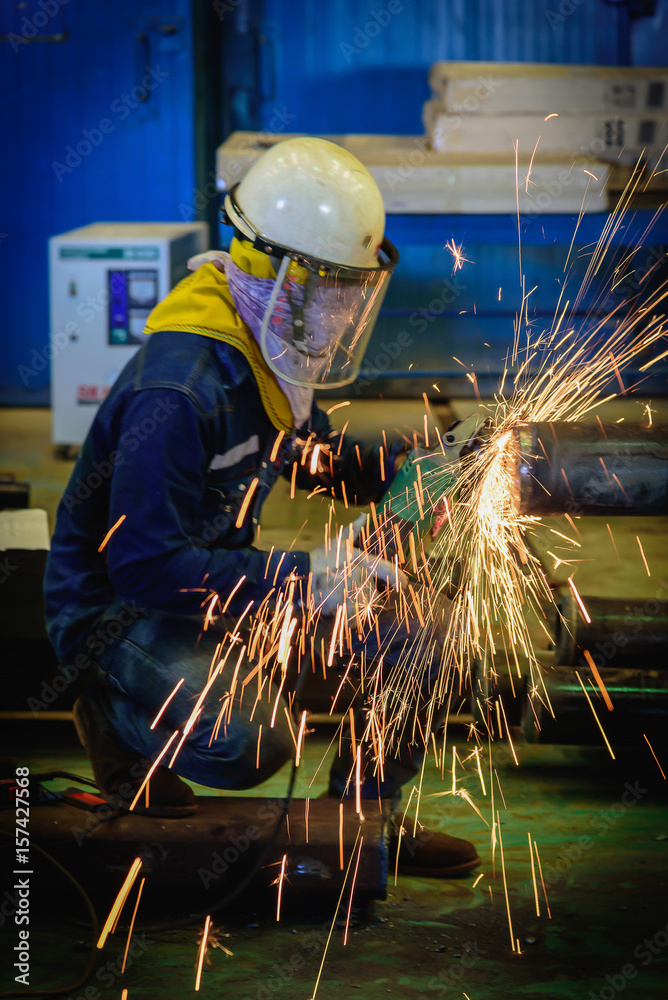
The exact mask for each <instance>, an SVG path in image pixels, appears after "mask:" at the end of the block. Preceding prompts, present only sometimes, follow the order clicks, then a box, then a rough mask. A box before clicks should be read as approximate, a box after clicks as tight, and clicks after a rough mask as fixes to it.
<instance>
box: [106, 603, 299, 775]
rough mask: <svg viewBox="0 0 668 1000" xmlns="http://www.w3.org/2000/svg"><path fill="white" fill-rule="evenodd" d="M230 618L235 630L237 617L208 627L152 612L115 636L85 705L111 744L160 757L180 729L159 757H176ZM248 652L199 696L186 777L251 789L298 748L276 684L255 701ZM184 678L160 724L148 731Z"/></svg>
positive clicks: (178, 767)
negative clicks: (184, 731) (198, 711)
mask: <svg viewBox="0 0 668 1000" xmlns="http://www.w3.org/2000/svg"><path fill="white" fill-rule="evenodd" d="M225 624H229V625H230V630H231V629H232V628H233V627H234V624H235V623H234V622H232V621H230V622H229V623H225V622H219V623H218V624H217V626H215V627H212V628H210V629H208V630H207V631H205V632H203V631H202V620H201V618H185V617H179V616H174V615H167V614H162V613H159V612H151V613H150V614H149V615H148V616H147V617H145V618H140V619H139V620H137V621H135V622H134V623H133V624H132V625H130V626H129V627H128V628H127V629H126V630H125V632H124V633H123V634H122V635H120V636H119V637H117V638H116V639H114V640H112V642H111V643H109V645H108V646H107V648H106V649H105V651H104V652H103V653H102V655H101V656H100V657H99V659H98V666H99V670H98V678H99V681H98V683H97V684H95V685H94V686H93V687H92V688H91V689H90V691H89V693H88V702H89V705H90V708H91V711H92V713H93V715H94V716H95V719H96V721H97V723H98V725H99V727H100V729H101V731H102V733H103V734H104V736H105V737H106V738H107V740H108V741H109V742H110V743H112V744H113V745H115V746H118V747H119V749H121V750H130V751H134V752H136V753H139V754H141V755H143V756H144V757H147V758H150V759H151V760H154V759H155V758H156V757H157V756H158V754H159V753H160V751H161V750H162V749H163V747H164V746H165V745H166V744H167V742H168V741H169V739H170V738H171V737H172V735H173V734H174V733H178V735H177V736H175V737H174V739H173V741H172V743H171V745H170V748H169V750H168V752H167V753H166V755H165V756H164V757H163V759H162V764H168V763H169V761H170V760H171V758H172V754H173V752H174V750H175V749H176V747H177V745H178V743H179V740H180V739H181V736H182V734H183V728H184V726H185V724H186V723H187V721H188V719H189V718H190V716H191V714H192V712H193V710H194V709H195V707H196V705H197V702H198V699H199V696H200V694H201V693H202V691H203V690H204V688H205V687H206V685H207V682H208V679H209V676H210V671H211V669H212V662H213V661H214V659H215V662H216V663H217V662H218V659H219V658H220V657H218V656H216V650H217V647H218V645H219V643H220V642H221V641H222V640H223V637H224V635H225V628H224V625H225ZM224 649H225V650H226V649H227V644H226V645H225V647H224ZM241 650H242V642H241V641H240V642H238V644H237V645H235V646H234V647H233V648H232V651H231V652H230V654H229V656H228V657H227V661H226V664H225V666H224V668H223V670H222V673H221V674H220V675H219V676H218V677H216V679H215V680H214V682H213V684H212V686H211V688H210V690H209V691H208V693H207V695H206V697H205V698H204V700H203V701H202V705H201V711H200V713H199V715H198V716H197V721H196V722H195V723H194V725H193V727H192V730H191V731H190V732H189V734H188V736H187V737H186V739H185V741H184V742H183V744H182V746H181V748H180V750H179V751H178V755H177V757H176V760H175V762H174V766H173V770H174V771H176V773H177V774H179V775H181V776H182V777H184V778H188V779H190V780H191V781H196V782H199V783H200V784H203V785H209V786H211V787H214V788H229V789H240V788H251V787H253V786H254V785H257V784H259V783H260V782H262V781H264V780H265V779H266V778H268V777H269V776H270V775H271V774H273V773H274V772H275V771H277V770H278V769H279V768H280V767H281V766H282V765H283V764H284V763H285V762H286V761H287V760H289V759H290V757H292V755H293V753H294V744H293V742H292V738H291V736H290V732H289V729H288V723H287V720H286V716H285V712H284V705H285V703H284V701H283V699H282V698H281V699H279V704H278V706H277V710H276V711H275V712H274V707H275V702H276V695H277V693H278V692H277V690H276V688H275V687H273V686H272V687H271V688H270V687H269V685H268V683H267V684H265V688H264V690H263V694H262V699H261V700H257V694H258V683H257V677H254V678H253V679H252V680H251V681H250V682H249V683H248V684H247V685H246V686H245V687H244V684H243V682H244V680H245V679H246V678H247V677H248V676H249V675H250V673H251V671H252V670H253V666H252V665H251V663H250V662H249V661H248V659H247V658H246V657H245V655H244V656H242V658H241V661H239V654H240V653H241ZM237 664H238V669H237ZM235 675H236V677H235ZM179 682H181V683H180V686H179V687H178V690H177V691H176V693H175V694H174V695H173V697H172V698H171V700H170V701H169V704H168V705H167V707H166V709H165V711H164V713H163V714H162V716H161V718H160V721H159V722H158V724H157V725H156V726H155V728H154V729H151V724H152V723H153V720H154V719H155V717H156V715H157V714H158V712H159V710H160V708H161V707H162V706H163V705H164V703H165V702H166V701H167V699H168V698H169V697H170V695H172V693H173V692H174V689H175V688H176V686H177V685H179ZM232 686H234V695H233V704H232V706H231V707H230V697H229V694H230V689H231V687H232ZM256 700H257V703H256ZM272 722H273V725H272Z"/></svg>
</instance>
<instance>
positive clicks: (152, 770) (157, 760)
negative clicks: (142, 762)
mask: <svg viewBox="0 0 668 1000" xmlns="http://www.w3.org/2000/svg"><path fill="white" fill-rule="evenodd" d="M178 735H179V731H178V729H175V730H174V732H173V733H172V735H171V736H170V737H169V739H168V740H167V743H166V744H165V746H164V747H163V748H162V750H161V751H160V753H159V754H158V756H157V757H156V758H155V760H154V761H153V763H152V765H151V768H150V770H149V771H148V773H147V775H146V777H145V778H144V780H143V781H142V783H141V785H140V786H139V789H138V791H137V794H136V795H135V797H134V799H133V800H132V802H131V803H130V806H129V808H128V811H129V812H132V810H133V809H134V807H135V806H136V805H137V803H138V802H139V799H140V798H141V793H142V792H143V791H144V789H145V788H146V786H147V785H148V783H149V781H150V780H151V775H152V774H153V772H154V771H155V769H156V767H157V766H158V764H159V763H160V761H161V760H162V758H163V757H164V756H165V754H166V753H167V751H168V750H169V748H170V747H171V745H172V743H173V742H174V740H175V739H176V737H177V736H178Z"/></svg>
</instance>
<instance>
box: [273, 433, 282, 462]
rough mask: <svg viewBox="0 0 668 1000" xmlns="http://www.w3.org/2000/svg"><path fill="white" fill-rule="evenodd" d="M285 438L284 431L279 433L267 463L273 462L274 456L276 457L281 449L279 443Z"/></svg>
mask: <svg viewBox="0 0 668 1000" xmlns="http://www.w3.org/2000/svg"><path fill="white" fill-rule="evenodd" d="M284 437H285V431H279V432H278V434H277V436H276V440H275V441H274V446H273V448H272V449H271V454H270V455H269V461H270V462H275V461H276V456H277V455H278V449H279V448H280V447H281V441H282V440H283V438H284Z"/></svg>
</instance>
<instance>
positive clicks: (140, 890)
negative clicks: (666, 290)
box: [121, 878, 146, 975]
mask: <svg viewBox="0 0 668 1000" xmlns="http://www.w3.org/2000/svg"><path fill="white" fill-rule="evenodd" d="M145 881H146V879H145V878H143V879H142V880H141V882H140V883H139V892H138V893H137V899H136V901H135V908H134V910H133V911H132V919H131V920H130V929H129V930H128V939H127V941H126V943H125V951H124V952H123V965H122V966H121V975H123V973H124V972H125V963H126V961H127V957H128V951H129V948H130V941H131V940H132V928H133V927H134V925H135V917H136V916H137V910H138V909H139V900H140V899H141V894H142V892H143V889H144V882H145Z"/></svg>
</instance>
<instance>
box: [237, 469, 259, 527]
mask: <svg viewBox="0 0 668 1000" xmlns="http://www.w3.org/2000/svg"><path fill="white" fill-rule="evenodd" d="M259 482H260V480H259V479H258V477H257V476H256V477H255V479H254V480H253V482H252V483H251V484H250V486H249V487H248V492H247V493H246V496H245V497H244V502H243V503H242V505H241V509H240V511H239V514H238V515H237V519H236V521H235V524H234V526H235V528H240V527H241V525H242V524H243V523H244V518H245V517H246V514H247V512H248V508H249V507H250V502H251V500H252V499H253V493H255V490H256V489H257V485H258V483H259Z"/></svg>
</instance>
